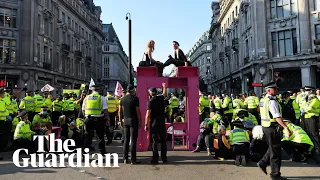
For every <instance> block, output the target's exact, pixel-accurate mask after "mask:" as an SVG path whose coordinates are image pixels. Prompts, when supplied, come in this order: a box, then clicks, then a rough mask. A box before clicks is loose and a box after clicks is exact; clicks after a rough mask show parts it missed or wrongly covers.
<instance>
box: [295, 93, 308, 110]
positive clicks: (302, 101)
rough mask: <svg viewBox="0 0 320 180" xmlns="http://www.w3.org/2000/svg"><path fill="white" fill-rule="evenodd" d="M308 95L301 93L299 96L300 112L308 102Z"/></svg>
mask: <svg viewBox="0 0 320 180" xmlns="http://www.w3.org/2000/svg"><path fill="white" fill-rule="evenodd" d="M306 97H307V95H306V94H305V93H301V94H299V95H298V96H297V100H298V105H299V107H300V110H303V109H304V107H305V105H306V103H307V101H306Z"/></svg>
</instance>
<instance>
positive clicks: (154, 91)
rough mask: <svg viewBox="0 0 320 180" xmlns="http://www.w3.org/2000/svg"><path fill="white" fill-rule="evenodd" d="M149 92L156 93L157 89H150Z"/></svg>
mask: <svg viewBox="0 0 320 180" xmlns="http://www.w3.org/2000/svg"><path fill="white" fill-rule="evenodd" d="M149 92H152V93H156V92H157V89H156V88H150V89H149Z"/></svg>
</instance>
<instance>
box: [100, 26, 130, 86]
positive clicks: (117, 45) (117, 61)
mask: <svg viewBox="0 0 320 180" xmlns="http://www.w3.org/2000/svg"><path fill="white" fill-rule="evenodd" d="M103 32H104V33H105V39H104V41H103V46H102V67H103V69H102V81H103V82H104V84H105V85H106V86H107V88H108V89H115V88H116V84H117V81H119V82H120V83H121V84H122V85H123V86H124V87H123V88H126V86H127V85H128V81H129V68H128V62H129V60H128V56H127V55H126V53H125V52H124V50H123V48H122V45H121V42H120V40H119V38H118V36H117V33H116V31H115V29H114V27H113V25H112V23H111V24H103ZM132 70H133V68H132Z"/></svg>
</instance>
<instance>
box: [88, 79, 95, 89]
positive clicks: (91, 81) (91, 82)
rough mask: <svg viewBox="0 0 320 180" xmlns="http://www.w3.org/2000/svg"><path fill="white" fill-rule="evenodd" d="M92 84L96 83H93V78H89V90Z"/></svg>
mask: <svg viewBox="0 0 320 180" xmlns="http://www.w3.org/2000/svg"><path fill="white" fill-rule="evenodd" d="M93 85H96V84H95V83H94V81H93V79H92V78H91V80H90V84H89V89H90V90H92V89H91V88H92V86H93Z"/></svg>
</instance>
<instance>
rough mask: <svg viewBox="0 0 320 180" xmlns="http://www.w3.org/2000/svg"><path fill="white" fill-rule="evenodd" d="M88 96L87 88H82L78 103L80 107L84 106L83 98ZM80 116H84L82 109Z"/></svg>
mask: <svg viewBox="0 0 320 180" xmlns="http://www.w3.org/2000/svg"><path fill="white" fill-rule="evenodd" d="M86 97H87V91H86V90H82V92H81V96H80V99H79V100H78V101H77V104H78V105H79V106H80V107H82V104H83V100H84V99H85V98H86ZM78 118H83V113H82V111H81V110H79V113H78Z"/></svg>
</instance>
